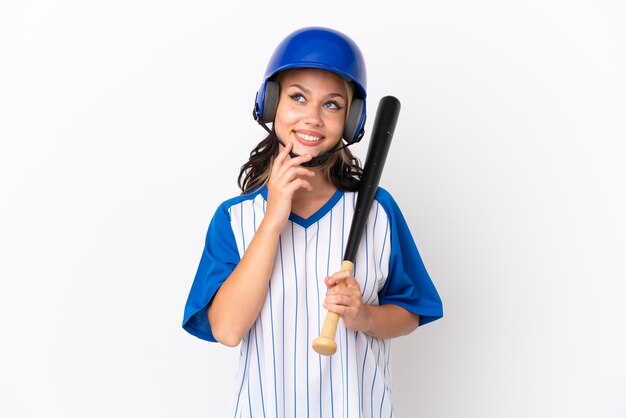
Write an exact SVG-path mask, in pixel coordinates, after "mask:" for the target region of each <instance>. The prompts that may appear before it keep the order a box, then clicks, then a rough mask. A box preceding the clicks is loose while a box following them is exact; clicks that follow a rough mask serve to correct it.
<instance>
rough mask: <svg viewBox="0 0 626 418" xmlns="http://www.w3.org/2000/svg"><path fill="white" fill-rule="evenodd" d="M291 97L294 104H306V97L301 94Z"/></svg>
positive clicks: (294, 94)
mask: <svg viewBox="0 0 626 418" xmlns="http://www.w3.org/2000/svg"><path fill="white" fill-rule="evenodd" d="M289 97H290V98H291V100H293V101H294V102H298V103H304V102H305V99H304V96H303V95H302V94H300V93H293V94H290V95H289Z"/></svg>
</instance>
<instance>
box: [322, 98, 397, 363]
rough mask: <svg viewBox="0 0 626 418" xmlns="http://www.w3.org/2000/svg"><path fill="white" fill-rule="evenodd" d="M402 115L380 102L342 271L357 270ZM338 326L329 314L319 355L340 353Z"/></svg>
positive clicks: (389, 101)
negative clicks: (372, 209) (391, 146)
mask: <svg viewBox="0 0 626 418" xmlns="http://www.w3.org/2000/svg"><path fill="white" fill-rule="evenodd" d="M399 113H400V101H399V100H398V99H396V98H395V97H393V96H385V97H383V98H382V99H380V102H379V103H378V109H377V110H376V118H375V119H374V127H373V130H372V136H371V138H370V143H369V146H368V148H367V156H366V158H365V166H364V167H363V177H362V178H361V185H360V187H359V194H358V197H357V201H356V208H355V212H354V217H353V218H352V224H351V225H350V234H349V235H348V242H347V244H346V249H345V252H344V259H343V262H342V263H341V270H342V271H349V272H352V269H353V268H354V258H355V257H356V252H357V250H358V248H359V242H360V241H361V235H363V229H364V228H365V223H366V221H367V217H368V215H369V211H370V207H371V206H372V202H373V200H374V195H375V194H376V189H377V188H378V182H379V181H380V176H381V175H382V173H383V167H384V165H385V159H386V158H387V153H388V151H389V146H390V145H391V139H392V137H393V133H394V130H395V128H396V122H397V121H398V115H399ZM337 286H346V284H345V283H344V282H343V281H342V282H339V283H337ZM338 323H339V314H337V313H335V312H328V313H327V314H326V319H325V320H324V326H323V327H322V331H321V332H320V336H319V337H317V338H315V339H314V340H313V344H312V345H313V349H314V350H315V351H316V352H317V353H319V354H322V355H324V356H329V355H331V354H335V351H337V344H336V343H335V333H336V332H337V324H338Z"/></svg>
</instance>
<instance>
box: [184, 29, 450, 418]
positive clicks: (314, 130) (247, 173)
mask: <svg viewBox="0 0 626 418" xmlns="http://www.w3.org/2000/svg"><path fill="white" fill-rule="evenodd" d="M365 98H366V75H365V64H364V62H363V58H362V55H361V52H360V50H359V48H358V47H357V46H356V44H355V43H354V42H353V41H352V40H351V39H350V38H348V37H347V36H345V35H344V34H342V33H340V32H337V31H334V30H330V29H326V28H304V29H301V30H298V31H296V32H294V33H292V34H290V35H289V36H288V37H287V38H285V40H283V42H282V43H281V44H280V45H279V46H278V48H277V49H276V51H275V52H274V54H273V56H272V58H271V60H270V62H269V64H268V67H267V71H266V75H265V78H264V81H263V84H262V86H261V89H260V90H259V92H257V96H256V100H255V109H254V114H255V118H256V119H257V121H258V122H259V123H260V124H261V125H262V126H263V127H264V128H265V129H266V130H267V131H268V133H269V135H268V136H267V138H265V140H263V141H262V142H261V143H259V144H258V145H257V147H256V148H255V149H254V150H253V151H252V152H251V154H250V159H249V161H248V162H247V163H246V164H244V165H243V167H242V169H241V173H240V176H239V185H240V187H241V189H242V191H243V194H242V195H241V196H238V197H235V198H232V199H230V200H227V201H225V202H224V203H223V204H222V205H221V206H220V207H219V208H218V209H217V212H216V213H215V215H214V217H213V219H212V221H211V224H210V226H209V230H208V233H207V237H206V242H205V248H204V252H203V254H202V258H201V260H200V265H199V267H198V271H197V273H196V277H195V279H194V282H193V285H192V288H191V291H190V294H189V298H188V300H187V304H186V307H185V316H184V321H183V327H184V328H185V329H186V330H187V331H188V332H190V333H191V334H193V335H195V336H197V337H199V338H202V339H205V340H208V341H219V342H220V343H222V344H225V345H228V346H232V347H234V346H237V345H241V356H240V363H239V371H238V373H237V376H236V385H235V395H234V399H233V404H232V408H233V410H232V416H234V417H239V416H246V417H248V416H252V417H305V416H306V417H308V416H314V417H338V416H343V417H378V416H385V417H389V416H392V415H393V406H392V403H391V397H390V390H391V387H390V385H391V376H390V371H389V352H390V350H389V348H390V341H389V339H391V338H395V337H398V336H401V335H406V334H408V333H410V332H412V331H413V330H415V329H416V328H417V326H418V325H424V324H426V323H428V322H431V321H433V320H435V319H438V318H440V317H441V316H442V305H441V300H440V298H439V295H438V294H437V291H436V289H435V287H434V286H433V283H432V282H431V280H430V278H429V276H428V274H427V272H426V270H425V268H424V265H423V263H422V260H421V258H420V256H419V254H418V251H417V248H416V246H415V243H414V241H413V239H412V237H411V233H410V232H409V229H408V227H407V224H406V222H405V221H404V218H403V216H402V214H401V212H400V210H399V208H398V206H397V205H396V203H395V202H394V200H393V199H392V197H391V196H390V195H389V193H388V192H386V191H385V190H383V189H381V188H379V190H378V191H377V193H376V197H375V200H374V203H373V205H372V209H371V211H370V213H369V217H368V223H367V225H366V227H365V232H364V233H363V237H362V240H361V243H360V247H359V250H358V253H357V256H356V258H355V263H354V266H355V267H354V275H353V274H352V273H350V272H345V271H342V272H338V273H337V272H335V273H334V271H333V269H338V268H339V266H340V265H341V261H342V260H343V249H344V241H345V239H347V235H348V231H349V229H350V223H351V220H352V216H353V211H354V205H355V203H356V193H355V192H356V191H357V190H358V185H359V179H360V177H361V174H362V169H361V167H360V163H359V161H358V160H357V159H356V158H355V157H354V156H353V155H352V154H351V152H350V151H349V149H348V148H346V147H347V146H348V145H350V144H352V143H354V142H356V141H358V140H359V139H360V138H361V137H362V136H363V127H364V124H365V113H366V106H365ZM268 123H272V129H270V128H269V127H268V126H267V124H268ZM342 139H343V141H345V142H346V144H345V145H344V144H343V141H342ZM341 280H345V283H346V284H347V286H346V287H341V286H335V285H336V284H337V283H338V282H339V281H341ZM327 311H332V312H336V313H338V314H339V315H340V316H341V320H340V323H339V327H338V329H337V337H336V339H337V353H336V354H335V355H334V356H331V357H324V356H320V355H319V354H317V353H315V352H314V351H313V350H312V349H311V341H312V340H313V339H314V338H315V337H316V336H317V335H319V332H320V329H321V327H322V324H323V320H324V317H325V315H326V312H327Z"/></svg>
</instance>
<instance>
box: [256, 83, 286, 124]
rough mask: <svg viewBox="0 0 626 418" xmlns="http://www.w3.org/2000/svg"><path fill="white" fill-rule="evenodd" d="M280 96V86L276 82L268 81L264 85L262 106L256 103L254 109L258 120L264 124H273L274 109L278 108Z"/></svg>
mask: <svg viewBox="0 0 626 418" xmlns="http://www.w3.org/2000/svg"><path fill="white" fill-rule="evenodd" d="M279 95H280V85H279V84H278V82H277V81H273V80H268V81H267V83H265V91H264V92H263V104H262V105H261V104H259V103H257V105H256V107H257V109H258V113H259V115H258V116H259V119H260V120H261V122H264V123H273V122H274V118H275V117H276V108H278V98H279Z"/></svg>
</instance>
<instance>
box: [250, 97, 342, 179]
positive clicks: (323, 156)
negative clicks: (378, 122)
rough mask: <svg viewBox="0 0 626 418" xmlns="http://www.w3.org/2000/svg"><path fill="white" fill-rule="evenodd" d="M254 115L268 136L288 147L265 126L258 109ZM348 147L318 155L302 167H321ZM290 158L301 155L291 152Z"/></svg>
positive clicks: (253, 112) (254, 111)
mask: <svg viewBox="0 0 626 418" xmlns="http://www.w3.org/2000/svg"><path fill="white" fill-rule="evenodd" d="M252 114H253V116H254V120H256V121H257V123H258V124H259V125H261V126H262V127H263V129H265V130H266V131H267V133H268V134H270V136H271V137H272V138H274V139H275V140H276V141H278V143H279V144H280V145H282V146H283V147H285V146H286V145H285V143H284V142H283V141H282V140H281V139H280V138H279V137H278V135H276V133H275V132H274V129H270V128H268V126H267V125H266V124H265V122H263V121H262V120H261V119H260V118H259V116H258V114H257V112H256V109H255V110H253V111H252ZM348 145H350V144H345V145H343V146H341V147H339V148H337V149H336V150H333V151H331V152H325V153H323V154H320V155H318V156H317V157H313V158H312V159H311V161H307V162H306V163H302V164H300V165H301V166H302V167H317V166H319V165H322V164H324V163H325V162H326V161H328V159H329V158H330V157H332V156H333V154H334V153H336V152H337V151H339V150H342V149H344V148H346V147H347V146H348ZM289 156H290V157H291V158H296V157H299V156H300V155H299V154H296V153H295V152H290V153H289Z"/></svg>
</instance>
